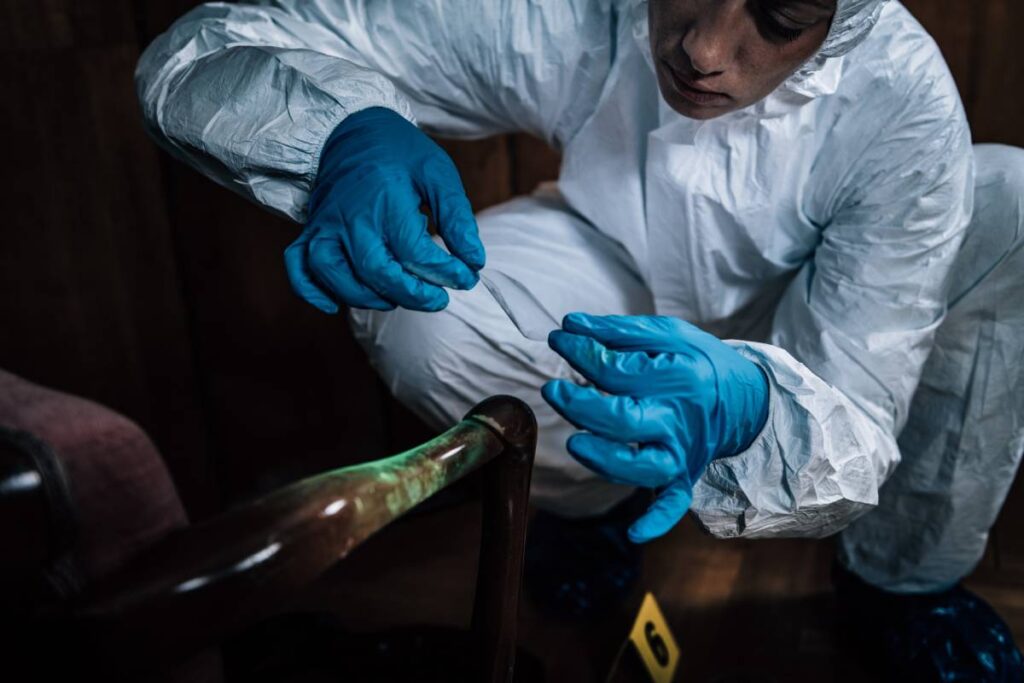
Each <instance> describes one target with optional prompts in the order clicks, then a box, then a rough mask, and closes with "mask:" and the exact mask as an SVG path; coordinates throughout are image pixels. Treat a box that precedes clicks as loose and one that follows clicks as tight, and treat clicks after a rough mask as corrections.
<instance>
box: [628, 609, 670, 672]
mask: <svg viewBox="0 0 1024 683" xmlns="http://www.w3.org/2000/svg"><path fill="white" fill-rule="evenodd" d="M629 639H630V641H631V642H632V643H633V646H634V647H635V648H636V651H637V653H638V654H639V655H640V660H641V661H642V662H643V665H644V668H646V669H647V673H649V674H650V676H651V680H652V681H654V683H671V681H672V677H673V676H674V675H675V673H676V667H678V666H679V646H678V645H677V644H676V639H675V638H674V637H673V636H672V631H671V630H669V627H668V624H667V623H666V622H665V615H663V614H662V613H661V609H660V608H659V607H658V602H657V601H656V600H655V599H654V596H653V595H652V594H651V593H648V594H647V595H645V596H644V601H643V604H642V605H640V612H639V613H638V614H637V615H636V621H635V622H633V630H632V631H631V632H630V634H629Z"/></svg>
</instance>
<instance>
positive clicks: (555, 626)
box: [304, 502, 1024, 683]
mask: <svg viewBox="0 0 1024 683" xmlns="http://www.w3.org/2000/svg"><path fill="white" fill-rule="evenodd" d="M478 530H479V518H478V514H477V511H476V505H475V504H474V503H472V502H468V503H462V504H459V505H457V506H455V507H451V508H448V509H444V510H440V511H437V512H433V513H430V514H428V515H424V516H420V517H415V518H412V519H408V520H405V521H402V522H400V523H399V524H398V525H396V526H395V527H393V528H391V529H389V530H388V532H386V533H384V534H382V535H381V536H380V537H378V538H375V539H372V540H371V541H370V542H369V543H368V544H367V545H366V546H364V547H363V548H361V549H360V550H359V551H358V552H357V553H355V554H354V555H353V556H352V557H350V558H349V560H347V561H346V563H345V564H344V565H343V566H339V568H338V569H337V570H336V571H335V572H333V573H332V574H331V575H330V576H328V577H325V580H324V581H322V582H321V584H320V586H319V590H318V591H315V592H314V594H312V595H311V596H310V597H309V598H307V599H306V601H305V604H304V606H305V607H309V608H315V609H325V608H327V609H332V610H334V609H337V610H338V611H339V612H340V613H342V614H343V615H344V618H345V620H346V622H347V623H346V626H347V627H348V628H350V629H353V630H357V631H360V630H367V631H372V630H377V629H382V628H386V627H389V626H393V625H396V624H398V625H407V624H413V623H437V624H448V625H454V626H460V625H465V624H468V621H469V615H470V610H471V601H472V590H473V582H474V578H475V552H476V534H477V533H478ZM990 555H991V554H990ZM389 558H390V559H389ZM396 558H400V559H396ZM831 561H832V545H831V543H830V542H828V541H804V540H776V541H718V540H715V539H712V538H709V537H707V536H705V535H703V533H702V532H700V531H699V529H698V528H697V527H696V525H695V524H694V523H693V521H692V520H690V519H687V520H686V521H684V523H682V524H680V525H679V526H678V527H677V528H676V529H675V530H673V532H672V533H670V534H669V535H668V536H666V537H665V538H663V539H660V540H658V541H656V542H654V543H653V544H651V545H650V546H648V548H647V552H646V556H645V570H644V577H643V585H642V587H641V588H642V589H643V590H649V591H651V592H653V593H654V594H655V596H656V597H657V599H658V601H659V603H660V605H661V607H662V609H663V610H664V612H665V615H666V618H667V619H668V622H669V625H670V626H671V628H672V629H673V632H674V634H675V636H676V639H677V640H678V642H679V645H680V649H681V651H682V655H681V663H680V670H679V672H678V674H677V677H676V680H679V681H716V680H721V679H722V678H723V677H727V676H728V675H730V674H740V673H745V674H751V675H753V676H754V680H758V681H797V682H799V681H816V682H817V681H863V680H868V679H869V675H868V673H867V672H866V671H865V670H864V668H863V667H862V665H861V662H860V661H859V659H858V658H857V657H853V656H851V655H850V654H849V653H845V654H844V652H842V651H841V650H840V648H839V647H838V642H837V633H836V624H835V610H834V609H833V596H832V592H831V587H830V583H829V569H830V564H831ZM1021 579H1022V577H1021V575H1020V574H1019V573H1016V572H1015V571H1014V570H1013V569H1012V568H1006V567H1003V568H1000V567H997V566H996V564H995V562H994V561H993V559H992V557H991V556H990V557H987V558H986V561H985V563H984V565H983V567H982V568H981V569H979V571H978V572H977V573H976V574H975V576H974V577H972V580H971V581H970V586H971V587H972V588H973V589H975V590H976V591H978V592H979V593H981V594H982V595H983V596H984V597H985V598H987V599H988V600H989V601H991V603H992V604H993V605H994V606H995V607H996V609H997V610H998V611H999V612H1000V613H1001V614H1002V615H1003V616H1004V617H1005V618H1006V619H1007V621H1008V622H1009V623H1010V625H1011V627H1012V628H1013V629H1014V633H1015V635H1016V638H1017V642H1018V643H1019V644H1024V581H1022V580H1021ZM641 595H642V590H638V591H637V593H636V595H635V596H634V597H633V599H632V601H631V602H630V604H628V605H624V606H623V608H622V610H621V613H619V614H615V615H612V616H610V617H608V618H605V619H602V620H599V621H593V622H587V623H580V622H575V621H566V620H563V619H554V618H550V617H547V616H545V615H544V614H543V613H542V612H541V611H540V610H539V609H538V608H537V607H536V606H535V605H533V604H531V603H530V602H529V601H527V602H525V603H524V605H523V609H522V612H521V619H520V641H521V643H522V645H523V647H524V648H525V649H526V650H527V651H529V652H531V653H532V654H534V655H536V656H538V657H540V658H541V659H542V660H543V662H544V666H545V680H546V681H548V682H549V683H550V682H552V681H555V682H558V683H575V682H580V683H590V682H593V681H603V680H604V678H605V675H606V674H607V673H608V671H609V668H610V666H611V664H612V662H613V660H614V657H615V655H616V653H617V650H618V648H619V646H620V645H621V644H622V642H623V640H624V639H625V637H626V635H627V633H628V631H629V627H630V625H631V617H632V612H633V610H635V609H636V608H637V607H638V605H639V599H640V597H641ZM409 615H415V617H414V618H410V616H409Z"/></svg>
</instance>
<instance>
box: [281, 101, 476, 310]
mask: <svg viewBox="0 0 1024 683" xmlns="http://www.w3.org/2000/svg"><path fill="white" fill-rule="evenodd" d="M424 201H425V202H426V203H427V204H428V205H429V206H430V210H431V213H432V214H433V216H434V220H435V222H436V224H437V230H438V233H439V234H440V236H441V238H442V239H443V240H444V243H445V244H446V245H447V247H448V250H449V251H450V252H451V253H448V252H446V251H445V250H444V249H443V248H441V247H440V246H438V245H437V244H436V243H435V242H434V241H433V240H432V239H431V238H430V235H429V234H428V231H427V219H426V216H424V215H423V214H422V213H421V212H420V204H421V203H422V202H424ZM308 213H309V218H308V222H307V223H306V227H305V229H304V230H303V232H302V235H301V236H300V237H299V239H298V240H296V241H295V242H294V243H293V244H292V245H291V246H289V247H288V249H287V250H285V264H286V266H287V268H288V277H289V279H290V280H291V283H292V287H293V288H294V289H295V291H296V293H297V294H298V295H299V296H301V297H302V298H303V299H305V300H306V301H308V302H309V303H311V304H313V305H314V306H316V307H317V308H319V309H320V310H322V311H324V312H326V313H335V312H337V310H338V303H345V304H347V305H349V306H354V307H357V308H375V309H378V310H390V309H393V308H394V307H395V306H404V307H405V308H411V309H414V310H418V311H437V310H440V309H442V308H444V307H445V306H446V305H447V304H448V293H447V292H445V290H444V289H442V288H443V287H453V288H457V289H471V288H472V287H473V286H474V285H475V284H476V283H477V280H478V279H479V278H478V276H477V274H476V271H478V270H480V269H481V268H483V266H484V247H483V244H481V243H480V238H479V236H478V234H477V226H476V220H475V219H474V218H473V210H472V208H471V207H470V205H469V200H468V199H467V198H466V192H465V190H464V189H463V187H462V181H461V180H460V179H459V173H458V171H457V170H456V169H455V164H453V163H452V160H451V158H449V157H448V155H447V154H445V152H444V150H442V149H441V148H440V147H438V146H437V145H436V144H435V143H434V142H433V141H432V140H431V139H430V138H429V137H427V136H426V135H425V134H424V133H423V132H421V131H420V130H419V129H418V128H416V126H414V125H413V124H411V123H409V122H408V121H406V120H405V119H404V118H402V117H401V116H399V115H398V114H396V113H395V112H393V111H391V110H389V109H384V108H381V107H374V108H371V109H365V110H363V111H359V112H356V113H355V114H351V115H350V116H348V117H347V118H346V119H345V120H344V121H342V123H341V125H339V126H338V127H337V129H335V131H334V132H333V133H332V134H331V136H330V138H329V139H328V140H327V144H326V145H325V146H324V150H323V152H322V153H321V157H320V169H319V172H318V174H317V179H316V184H315V185H314V188H313V192H312V195H311V197H310V202H309V212H308Z"/></svg>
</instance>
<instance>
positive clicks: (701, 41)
mask: <svg viewBox="0 0 1024 683" xmlns="http://www.w3.org/2000/svg"><path fill="white" fill-rule="evenodd" d="M743 5H744V0H726V1H725V2H711V3H704V9H703V11H702V12H701V13H700V15H699V16H698V17H697V19H696V20H695V21H694V22H693V24H692V25H691V26H690V28H689V30H688V31H687V32H686V34H685V35H684V36H683V45H682V47H683V51H684V52H686V55H687V56H688V57H689V58H690V64H691V65H692V66H693V68H694V70H695V71H697V73H699V74H700V75H702V76H714V75H717V74H720V73H722V72H724V71H726V70H727V68H728V67H729V65H730V64H731V63H732V60H733V57H734V55H735V54H736V49H737V47H738V42H739V35H740V33H741V30H740V28H741V27H740V23H739V22H740V21H741V20H742V16H743V11H744V10H743Z"/></svg>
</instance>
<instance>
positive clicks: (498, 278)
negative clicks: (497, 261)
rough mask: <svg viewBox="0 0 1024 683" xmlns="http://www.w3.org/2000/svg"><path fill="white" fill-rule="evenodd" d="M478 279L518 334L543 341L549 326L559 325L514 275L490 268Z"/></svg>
mask: <svg viewBox="0 0 1024 683" xmlns="http://www.w3.org/2000/svg"><path fill="white" fill-rule="evenodd" d="M480 282H482V283H483V285H484V287H486V288H487V291H488V292H490V293H491V296H493V297H494V300H495V301H496V302H497V303H498V306H500V307H501V310H503V311H504V312H505V315H507V316H508V319H509V320H511V321H512V324H513V325H515V326H516V329H517V330H519V334H521V335H523V336H524V337H526V338H527V339H530V340H532V341H541V342H546V341H547V340H548V334H549V333H550V332H551V330H555V329H558V328H560V327H561V325H560V324H559V322H558V321H557V320H556V319H555V317H554V316H553V315H551V313H549V312H548V310H547V309H546V308H544V305H543V304H541V303H540V302H539V301H537V299H536V298H535V297H534V296H533V294H531V293H530V290H528V289H527V288H526V287H524V286H523V284H522V283H521V282H519V281H518V280H516V279H515V278H513V277H510V276H508V275H505V274H504V273H500V272H498V271H496V270H490V271H488V272H487V273H486V274H485V273H481V274H480Z"/></svg>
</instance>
